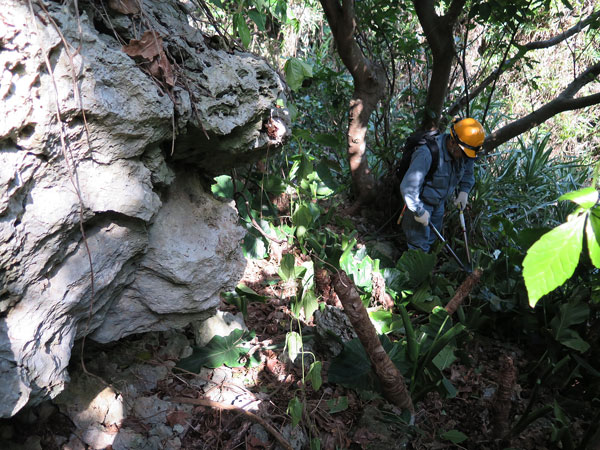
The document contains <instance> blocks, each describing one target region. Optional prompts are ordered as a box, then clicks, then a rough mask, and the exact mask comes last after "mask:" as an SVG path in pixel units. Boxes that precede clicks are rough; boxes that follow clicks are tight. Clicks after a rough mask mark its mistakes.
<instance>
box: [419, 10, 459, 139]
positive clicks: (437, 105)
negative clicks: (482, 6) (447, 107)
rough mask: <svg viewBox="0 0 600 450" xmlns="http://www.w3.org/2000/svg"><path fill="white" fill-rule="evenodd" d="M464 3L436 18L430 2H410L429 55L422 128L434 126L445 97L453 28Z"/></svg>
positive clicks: (439, 117)
mask: <svg viewBox="0 0 600 450" xmlns="http://www.w3.org/2000/svg"><path fill="white" fill-rule="evenodd" d="M465 1H466V0H454V1H453V2H452V3H451V4H450V6H449V8H448V11H447V13H446V14H445V15H444V16H438V15H437V14H436V12H435V2H434V0H413V4H414V6H415V11H416V13H417V17H418V18H419V22H420V23H421V27H423V32H424V33H425V38H426V39H427V43H428V44H429V48H430V49H431V54H432V56H433V69H432V72H431V79H430V80H429V87H428V88H427V100H426V103H425V115H424V117H423V120H422V122H421V126H422V128H423V129H431V128H435V127H437V126H438V124H439V122H440V119H441V114H442V107H443V106H444V101H445V100H446V95H447V94H448V85H449V83H450V73H451V71H452V61H453V59H454V56H455V55H456V49H455V48H454V35H453V29H454V26H455V25H456V22H457V20H458V16H459V15H460V13H461V12H462V9H463V7H464V4H465Z"/></svg>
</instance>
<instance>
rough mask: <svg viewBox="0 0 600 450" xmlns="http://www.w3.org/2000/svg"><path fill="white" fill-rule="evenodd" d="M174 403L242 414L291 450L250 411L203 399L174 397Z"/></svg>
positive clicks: (289, 449) (277, 432) (273, 429)
mask: <svg viewBox="0 0 600 450" xmlns="http://www.w3.org/2000/svg"><path fill="white" fill-rule="evenodd" d="M171 401H172V402H174V403H187V404H190V405H199V406H208V407H210V408H216V409H219V410H221V411H222V410H227V411H235V412H237V413H240V414H243V415H244V416H246V417H247V418H248V419H250V420H252V421H253V422H255V423H258V424H259V425H261V426H262V427H263V428H264V429H265V430H267V431H268V432H269V433H270V434H271V435H272V436H273V437H274V438H275V439H276V440H277V442H278V443H279V444H280V445H281V446H282V447H283V448H284V449H286V450H293V449H292V446H291V445H290V443H289V442H288V441H286V440H285V438H284V437H283V436H282V435H281V433H280V432H279V431H277V430H276V429H275V428H273V426H272V425H270V424H269V423H267V422H266V421H265V420H264V419H263V418H262V417H259V416H257V415H256V414H253V413H251V412H250V411H246V410H244V409H242V408H240V407H238V406H235V405H228V404H225V403H219V402H215V401H212V400H207V399H203V398H186V397H175V398H172V399H171Z"/></svg>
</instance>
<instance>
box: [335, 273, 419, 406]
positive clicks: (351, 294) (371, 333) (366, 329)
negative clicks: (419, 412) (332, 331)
mask: <svg viewBox="0 0 600 450" xmlns="http://www.w3.org/2000/svg"><path fill="white" fill-rule="evenodd" d="M333 287H334V289H335V292H336V293H337V295H338V297H339V298H340V300H341V302H342V305H344V311H345V312H346V315H347V316H348V318H349V319H350V322H351V323H352V326H353V327H354V331H356V334H357V336H358V338H359V339H360V342H361V343H362V345H363V347H364V348H365V351H366V352H367V356H368V357H369V360H370V361H371V364H372V365H373V369H374V370H375V373H376V374H377V376H378V377H379V379H380V380H381V384H382V386H383V390H384V393H385V396H386V398H387V399H388V400H389V401H390V402H391V403H393V404H394V405H396V406H398V407H400V408H402V409H408V410H409V411H410V412H411V414H414V406H413V403H412V399H411V398H410V394H409V393H408V390H407V389H406V383H405V381H404V377H403V376H402V374H401V373H400V371H399V370H398V369H397V368H396V366H394V364H393V363H392V361H391V359H390V357H389V356H388V354H387V353H386V352H385V350H384V349H383V347H382V346H381V343H380V342H379V338H378V337H377V332H376V331H375V328H374V327H373V324H371V321H370V320H369V316H368V314H367V310H366V309H365V307H364V305H363V304H362V301H361V300H360V296H359V295H358V292H357V291H356V288H355V287H354V283H352V281H351V280H350V278H348V275H346V273H345V272H343V271H342V272H339V273H337V274H336V275H334V277H333Z"/></svg>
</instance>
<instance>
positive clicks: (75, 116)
mask: <svg viewBox="0 0 600 450" xmlns="http://www.w3.org/2000/svg"><path fill="white" fill-rule="evenodd" d="M108 3H109V4H127V3H128V2H108ZM129 3H131V2H129ZM136 4H137V3H136ZM75 5H77V9H76V8H75ZM141 5H142V10H141V11H137V12H135V11H133V12H129V13H126V14H124V13H123V12H122V11H121V12H119V11H115V10H103V9H101V8H100V4H99V3H98V2H85V1H79V2H66V3H65V4H61V2H53V1H45V2H41V1H31V2H27V1H25V2H23V1H20V0H0V83H1V84H0V242H1V246H0V379H2V383H1V384H0V417H10V416H12V415H14V414H15V413H17V412H18V411H19V410H20V409H21V408H23V407H24V406H25V405H34V404H37V403H39V402H41V401H42V400H44V399H47V398H53V397H54V396H56V395H57V394H58V393H59V392H60V391H61V390H62V389H63V387H64V384H65V383H66V382H68V379H69V377H68V372H67V365H68V363H69V360H70V357H71V349H72V347H73V343H74V341H75V340H77V339H80V338H81V337H83V336H84V335H88V336H90V338H93V339H95V340H98V341H100V342H109V341H113V340H117V339H120V338H121V337H123V336H127V335H129V334H132V333H140V332H145V331H150V330H166V329H169V328H172V327H181V326H183V325H185V324H187V323H189V322H190V321H192V320H196V319H199V318H202V317H204V316H205V315H206V314H207V311H209V310H211V309H213V308H215V307H216V305H217V304H218V301H219V298H218V294H219V292H220V291H221V290H223V289H228V288H231V287H232V286H234V285H235V284H236V282H237V280H238V279H239V277H240V276H241V274H242V272H243V269H244V266H245V261H244V258H243V255H242V254H241V252H240V246H239V242H240V240H241V239H242V238H243V236H244V233H245V231H244V229H243V228H242V227H240V226H239V225H238V224H237V212H236V210H235V207H234V205H233V204H232V203H224V202H220V201H217V200H215V199H214V198H213V197H212V195H211V194H210V192H207V188H206V186H207V180H210V177H212V176H214V175H216V174H220V173H224V172H225V171H226V170H227V169H229V168H231V167H236V166H239V165H241V164H245V163H247V162H250V161H253V160H257V159H259V158H261V157H262V156H263V155H264V154H265V153H266V152H267V149H273V148H277V147H278V146H279V145H280V144H281V143H282V142H283V141H284V140H285V139H286V137H287V136H288V135H289V132H290V131H289V127H288V124H287V122H286V120H285V116H284V115H283V114H281V110H280V109H279V108H276V105H277V101H278V99H281V98H284V92H285V88H284V84H283V82H282V81H281V80H280V78H279V76H278V75H277V73H276V72H275V71H274V70H273V69H272V68H271V67H270V66H269V65H268V64H267V63H266V62H265V61H263V60H262V59H260V58H258V57H256V56H253V55H250V54H248V53H243V52H234V51H226V50H219V49H215V48H213V47H212V46H210V45H207V43H206V37H205V36H204V35H203V34H202V33H201V32H200V31H199V30H197V29H196V28H193V27H192V26H190V25H189V20H188V19H189V16H188V12H187V10H186V7H185V5H184V4H182V3H180V2H178V1H176V0H167V1H149V0H148V1H143V2H142V3H141ZM99 8H100V9H99ZM150 37H151V38H152V39H151V40H150V41H149V40H148V39H150ZM144 39H146V41H144ZM140 42H141V44H140ZM144 42H145V43H146V46H145V47H144ZM136 46H137V47H136ZM132 48H133V50H132ZM138 50H139V52H138V53H140V54H137V53H136V51H138ZM132 55H133V56H132ZM273 122H276V123H275V125H276V126H277V127H279V128H278V130H280V131H278V132H277V133H273V132H270V131H269V130H272V126H266V125H273ZM91 267H93V270H92V269H91Z"/></svg>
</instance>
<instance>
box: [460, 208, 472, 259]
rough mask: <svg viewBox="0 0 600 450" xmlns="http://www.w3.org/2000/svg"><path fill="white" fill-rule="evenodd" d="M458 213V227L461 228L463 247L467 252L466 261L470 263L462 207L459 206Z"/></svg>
mask: <svg viewBox="0 0 600 450" xmlns="http://www.w3.org/2000/svg"><path fill="white" fill-rule="evenodd" d="M459 211H460V212H459V215H458V218H459V219H460V227H461V228H462V232H463V237H464V239H465V249H466V252H467V262H468V263H469V264H471V252H470V251H469V242H468V240H467V225H466V224H465V215H464V213H463V211H464V210H463V209H462V208H460V209H459Z"/></svg>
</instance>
